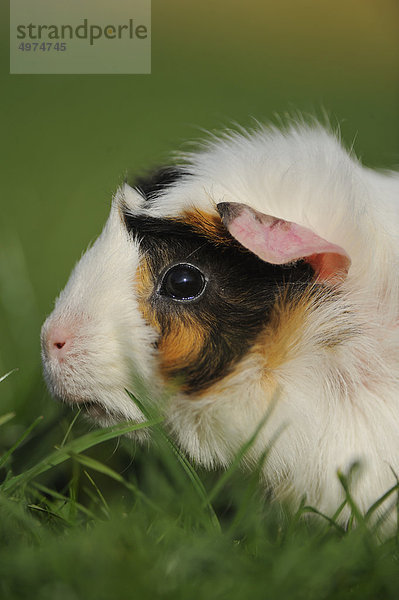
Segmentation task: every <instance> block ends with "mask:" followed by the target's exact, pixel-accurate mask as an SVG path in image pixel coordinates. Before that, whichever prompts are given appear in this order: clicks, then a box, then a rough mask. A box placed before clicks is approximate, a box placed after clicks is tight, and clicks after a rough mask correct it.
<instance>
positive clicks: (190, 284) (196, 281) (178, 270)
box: [160, 264, 206, 300]
mask: <svg viewBox="0 0 399 600" xmlns="http://www.w3.org/2000/svg"><path fill="white" fill-rule="evenodd" d="M205 285H206V279H205V277H204V275H203V274H202V273H201V271H200V270H199V269H197V267H193V265H188V264H180V265H174V266H173V267H171V268H170V269H169V270H168V271H166V273H165V275H164V277H163V280H162V284H161V288H160V293H161V294H162V295H163V296H170V297H171V298H174V299H175V300H194V298H197V297H198V296H199V295H200V294H201V293H202V292H203V291H204V289H205Z"/></svg>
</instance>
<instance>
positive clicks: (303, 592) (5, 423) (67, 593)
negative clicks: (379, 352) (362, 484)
mask: <svg viewBox="0 0 399 600" xmlns="http://www.w3.org/2000/svg"><path fill="white" fill-rule="evenodd" d="M146 418H147V422H146V423H145V424H140V425H137V424H131V423H130V424H121V425H118V426H115V427H111V428H108V429H97V430H92V431H90V432H89V433H87V430H88V426H87V423H86V422H84V421H83V420H82V419H80V418H79V415H75V417H73V416H71V413H68V420H69V422H64V423H63V430H62V428H61V427H60V426H59V425H58V426H57V424H56V423H50V424H47V425H46V424H45V420H43V419H41V418H38V419H37V420H36V421H35V422H34V423H33V424H32V425H31V427H29V429H28V430H27V431H25V432H24V434H23V435H22V436H20V439H19V440H16V441H15V443H14V444H13V446H12V447H10V448H8V449H7V450H5V451H4V452H3V453H2V454H1V455H0V469H1V471H0V474H1V481H2V483H1V484H0V598H2V599H8V598H10V599H11V598H30V599H35V598H40V599H44V600H46V599H47V598H48V599H52V600H54V599H55V600H76V599H80V598H85V599H90V598H95V599H96V600H102V599H110V598H138V599H140V600H141V599H143V600H144V599H146V598H151V599H153V598H170V599H173V600H177V599H179V598H182V599H185V600H186V599H189V598H190V599H193V600H195V599H196V598H229V599H232V600H234V599H246V598H251V599H252V598H262V599H267V598H271V599H285V598H287V599H288V598H303V599H307V600H308V599H313V598H314V599H317V600H319V599H323V598H334V599H340V598H348V599H349V598H351V599H352V598H362V599H364V598H370V599H371V598H372V599H373V600H374V599H379V598H381V599H389V598H392V599H393V598H395V599H396V598H397V597H398V586H399V563H398V556H399V555H398V550H397V541H396V538H392V539H390V540H386V541H385V542H384V543H378V542H377V540H376V538H375V536H374V535H373V533H372V532H371V531H370V528H368V527H366V526H365V527H358V528H357V529H353V530H351V531H345V530H344V529H343V528H342V527H341V526H340V525H339V524H338V523H337V522H336V519H332V520H327V519H325V518H323V517H321V516H318V517H315V518H312V519H310V520H309V519H305V518H304V516H303V515H304V513H306V512H308V511H309V510H312V509H311V508H309V507H305V506H304V504H302V505H301V506H300V507H299V508H298V510H297V511H296V512H292V511H290V510H288V509H287V508H286V507H282V506H281V505H277V504H276V503H271V502H269V501H268V500H267V499H265V498H264V496H263V495H262V493H261V491H260V489H259V486H258V482H257V478H258V475H257V473H254V474H253V475H252V476H245V475H243V474H242V473H241V472H240V470H239V468H238V467H239V463H240V458H241V457H242V456H238V457H237V461H235V464H234V465H233V467H232V468H231V469H230V470H229V471H227V472H224V473H205V472H202V471H201V470H198V469H194V468H193V466H192V465H191V464H190V463H189V462H188V461H187V459H186V458H185V457H184V456H183V455H182V454H181V453H180V452H179V451H178V449H177V448H176V447H175V446H174V444H173V442H172V441H171V440H169V439H168V437H167V436H166V434H165V433H164V432H163V430H162V423H161V420H160V418H159V417H158V416H156V415H155V416H154V415H151V414H149V413H148V412H147V414H146ZM12 422H13V415H11V414H8V415H0V436H1V434H2V432H4V431H5V429H6V428H7V427H11V425H12ZM57 427H58V430H59V441H58V446H57V447H56V448H55V449H54V447H53V445H52V444H53V442H52V440H53V439H54V429H56V430H57ZM143 427H150V428H151V429H152V437H153V440H154V441H153V444H152V445H151V447H149V448H145V447H144V448H143V447H141V448H136V447H135V446H134V443H133V442H132V441H131V440H129V439H127V438H123V437H120V436H121V435H123V434H124V433H126V432H128V431H133V430H135V429H138V428H143ZM82 432H83V433H82ZM6 437H7V436H6ZM8 437H9V436H8ZM0 439H1V437H0ZM115 443H117V446H116V447H115ZM249 443H250V442H249ZM244 452H245V448H243V450H242V454H243V453H244ZM38 453H40V455H41V456H40V457H39V458H38ZM32 456H33V457H34V460H33V461H32ZM266 460H267V458H266ZM342 483H343V485H344V486H346V480H345V478H343V479H342ZM347 502H348V503H349V505H351V503H352V499H351V497H350V492H349V490H347ZM352 510H353V512H354V514H355V516H356V517H357V519H358V520H359V519H362V516H361V515H359V514H356V511H357V509H356V506H355V505H352ZM366 524H367V523H366Z"/></svg>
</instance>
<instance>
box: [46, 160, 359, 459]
mask: <svg viewBox="0 0 399 600" xmlns="http://www.w3.org/2000/svg"><path fill="white" fill-rule="evenodd" d="M168 172H169V173H171V170H170V171H167V170H165V169H163V170H161V171H159V172H158V173H156V174H155V176H152V177H151V179H149V180H147V181H145V182H140V183H139V184H138V186H137V188H136V189H133V188H131V187H130V186H129V185H127V184H125V185H124V186H123V188H121V189H120V190H119V191H118V193H117V194H116V196H115V199H114V202H113V205H112V209H111V214H110V216H109V219H108V222H107V224H106V226H105V228H104V230H103V232H102V234H101V235H100V237H99V238H98V239H97V240H96V242H95V243H94V244H93V246H92V247H91V248H89V250H88V251H87V252H86V254H85V255H84V256H83V257H82V259H81V260H80V262H79V263H78V264H77V265H76V267H75V269H74V271H73V272H72V274H71V277H70V280H69V282H68V284H67V286H66V287H65V289H64V290H63V292H62V293H61V294H60V296H59V298H58V299H57V301H56V306H55V309H54V311H53V313H52V314H51V315H50V316H49V317H48V319H47V320H46V322H45V324H44V325H43V329H42V357H43V365H44V373H45V378H46V380H47V382H48V385H49V388H50V390H51V391H52V393H53V394H54V395H55V396H57V397H58V398H60V399H62V400H64V401H65V402H67V403H70V404H74V405H78V406H82V407H83V408H84V409H85V410H86V411H87V412H88V413H89V415H90V416H91V417H93V418H94V419H95V420H97V421H98V422H100V423H102V424H109V423H113V422H117V421H119V420H121V419H133V420H137V419H139V418H141V417H142V416H141V414H140V412H139V410H138V409H137V407H136V405H135V404H134V402H132V401H131V399H130V398H129V396H128V395H127V394H126V392H125V389H126V388H127V389H131V390H132V391H133V392H134V391H135V390H134V377H133V378H132V377H131V376H132V375H134V376H138V377H139V378H140V379H141V380H142V381H144V382H145V384H146V385H147V386H148V388H149V389H150V390H153V391H154V393H156V392H157V391H159V390H160V389H162V388H163V387H165V386H166V387H168V389H172V388H173V390H174V391H173V397H174V401H172V402H171V404H170V406H169V408H168V411H169V413H168V418H169V420H170V425H171V427H172V429H176V431H177V433H178V436H179V437H181V432H182V431H183V430H184V427H182V426H181V425H180V421H181V420H182V419H183V421H184V419H187V418H188V419H189V420H192V419H194V420H197V421H198V422H202V421H206V417H204V414H205V413H207V411H206V410H204V413H202V411H203V409H204V407H205V406H208V407H209V406H211V405H214V406H215V405H216V406H219V408H220V407H221V406H222V405H223V402H225V401H226V400H227V399H228V400H229V401H230V400H231V399H232V398H233V397H234V398H235V399H236V401H238V400H237V398H240V397H241V399H240V400H239V401H238V402H239V404H238V406H237V405H235V406H234V409H229V410H230V412H231V417H232V422H235V425H234V427H237V428H238V429H239V428H240V420H241V417H240V409H241V408H242V404H243V403H245V402H246V400H245V395H246V394H247V392H248V389H250V388H251V386H252V387H254V388H256V392H254V393H255V395H256V396H257V398H256V402H255V403H254V405H253V406H252V407H251V409H250V411H249V413H248V414H249V415H250V418H251V419H253V421H254V423H255V421H256V419H257V418H259V416H261V412H262V410H264V409H265V407H266V406H267V402H268V400H267V399H269V400H270V398H271V396H272V395H273V393H274V392H275V389H276V386H277V384H278V377H277V373H278V370H279V369H281V368H282V365H283V364H284V363H285V362H288V361H290V360H292V359H293V358H294V355H295V353H296V352H297V350H298V348H297V346H298V344H299V340H300V339H301V338H302V336H303V331H304V328H305V329H306V325H305V321H306V318H307V313H308V312H309V310H310V306H312V307H313V308H315V307H316V305H318V304H320V296H321V295H322V296H323V297H325V296H329V295H330V296H331V297H332V296H333V295H334V293H333V292H332V290H333V289H334V286H335V283H336V281H340V280H341V279H342V278H344V277H345V275H346V272H347V269H348V266H349V262H350V261H349V258H348V257H347V255H346V253H345V251H344V250H342V249H341V248H339V247H338V246H336V245H334V244H332V243H329V242H327V241H325V240H323V239H322V238H320V237H319V236H317V235H316V234H315V233H313V232H311V231H309V230H307V229H306V228H304V227H301V226H299V225H296V224H294V223H290V222H287V221H284V220H282V219H277V218H274V217H270V216H268V215H265V214H261V213H259V212H258V211H256V210H255V209H252V208H250V207H249V206H247V205H243V204H237V203H227V202H220V203H216V204H215V203H214V202H209V201H208V202H207V203H206V202H204V201H203V202H202V204H201V203H200V206H195V205H194V204H193V203H191V202H188V203H187V204H186V206H184V207H182V208H179V210H178V211H177V212H176V210H175V211H174V214H173V211H172V215H168V214H164V213H165V209H164V208H163V207H162V202H164V201H165V195H166V194H170V193H172V191H173V186H175V189H178V190H179V191H180V189H181V188H182V187H183V189H184V183H185V182H186V183H188V184H189V185H192V181H190V176H189V175H186V176H184V174H183V173H180V175H179V178H178V176H177V174H176V173H177V171H174V177H173V178H171V176H168V178H167V181H165V177H166V173H168ZM177 182H178V186H177ZM176 206H179V202H178V201H177V202H176ZM166 212H168V211H166ZM160 213H161V214H160ZM162 213H163V214H162ZM334 331H335V333H334V337H337V335H336V327H334ZM327 337H328V336H327ZM330 342H331V335H330ZM325 343H327V342H325ZM313 350H314V348H312V351H313ZM260 398H262V399H261V400H260ZM237 409H238V410H237ZM211 412H212V411H211ZM243 413H245V411H243ZM252 413H253V414H252ZM200 414H201V415H202V416H201V418H200V419H199V415H200ZM207 414H208V413H207ZM212 418H213V417H212ZM244 420H245V419H244ZM210 429H212V427H211V428H210ZM191 430H192V423H191V425H190V426H188V427H187V431H191ZM246 431H247V429H246V426H244V427H243V431H242V432H241V433H240V434H239V435H238V438H239V439H240V440H242V439H244V437H245V435H246ZM212 435H214V434H212ZM200 437H201V436H200ZM234 437H237V432H236V435H235V436H233V438H234ZM190 439H191V440H192V439H196V441H195V445H197V446H198V450H197V451H196V454H197V455H198V456H200V455H201V452H202V450H201V448H200V447H201V445H202V443H201V441H200V440H199V439H198V440H197V438H196V436H191V437H190ZM212 444H213V442H211V446H212ZM208 445H209V444H208V443H204V444H203V446H204V448H207V446H208ZM233 445H234V444H233ZM212 453H213V451H211V450H209V449H207V450H206V452H205V454H206V456H207V458H206V459H204V460H205V462H212V460H213V458H212V459H210V458H209V457H210V456H211V454H212ZM223 461H224V459H223ZM223 461H222V462H223Z"/></svg>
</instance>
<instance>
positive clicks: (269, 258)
mask: <svg viewBox="0 0 399 600" xmlns="http://www.w3.org/2000/svg"><path fill="white" fill-rule="evenodd" d="M217 208H218V211H219V214H220V216H221V217H222V220H223V223H224V224H225V226H226V227H227V229H228V230H229V232H230V233H231V235H232V236H233V237H234V238H235V239H236V240H237V241H239V242H240V244H242V245H243V246H245V248H248V250H251V252H253V253H254V254H256V255H257V256H259V258H261V259H262V260H264V261H266V262H269V263H271V264H274V265H284V264H287V263H290V262H293V261H296V260H299V259H303V260H305V261H306V262H308V263H309V264H310V265H311V266H312V268H313V269H314V271H315V273H316V276H317V278H318V279H319V280H321V281H328V282H331V283H335V282H336V281H337V280H338V281H339V280H342V279H344V278H345V276H346V275H347V273H348V269H349V266H350V262H351V261H350V258H349V256H348V255H347V253H346V252H345V250H343V248H340V247H339V246H336V245H335V244H331V243H330V242H327V241H326V240H324V239H323V238H321V237H319V236H318V235H316V234H315V233H313V231H311V230H310V229H307V228H306V227H302V226H301V225H297V224H296V223H292V222H291V221H284V220H283V219H277V218H275V217H271V216H270V215H264V214H263V213H260V212H258V211H256V210H253V209H252V208H249V206H246V205H245V204H236V203H229V202H221V203H220V204H218V205H217Z"/></svg>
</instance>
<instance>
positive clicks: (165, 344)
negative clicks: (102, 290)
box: [135, 258, 207, 390]
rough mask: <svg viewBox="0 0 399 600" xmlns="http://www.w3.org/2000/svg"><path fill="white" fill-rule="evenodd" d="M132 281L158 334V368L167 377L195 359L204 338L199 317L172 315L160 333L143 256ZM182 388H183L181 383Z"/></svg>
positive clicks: (204, 340) (204, 333) (205, 334)
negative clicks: (166, 326)
mask: <svg viewBox="0 0 399 600" xmlns="http://www.w3.org/2000/svg"><path fill="white" fill-rule="evenodd" d="M135 283H136V291H137V296H138V302H139V308H140V311H141V313H142V315H143V317H144V319H145V320H146V321H147V323H149V324H150V325H152V327H154V328H155V330H156V331H158V333H159V334H160V339H159V342H158V351H159V355H160V365H159V366H160V372H161V374H162V375H163V376H164V377H165V378H169V377H171V376H173V375H174V373H176V371H180V370H182V369H184V368H185V367H187V366H188V365H190V364H192V363H193V362H195V360H196V358H197V357H198V356H199V354H200V352H201V350H202V347H203V345H204V344H205V342H206V337H207V332H206V330H205V328H204V327H203V326H202V325H201V323H200V322H199V321H197V320H195V319H193V318H188V317H187V316H186V317H185V318H184V319H179V318H178V317H175V318H174V322H173V323H172V324H171V326H170V327H169V328H168V329H169V330H168V332H167V333H165V334H163V335H162V331H161V324H160V322H159V320H158V317H157V313H156V311H155V310H154V309H153V308H152V306H151V302H150V296H151V294H152V291H153V287H154V282H153V278H152V275H151V271H150V268H149V266H148V263H147V261H146V260H145V258H142V259H141V261H140V265H139V267H138V269H137V272H136V278H135ZM170 318H173V317H170ZM182 389H183V390H184V385H183V387H182Z"/></svg>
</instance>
